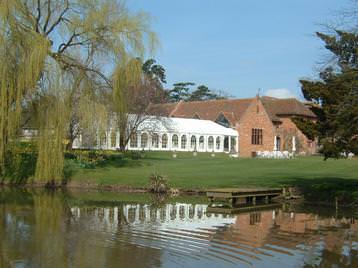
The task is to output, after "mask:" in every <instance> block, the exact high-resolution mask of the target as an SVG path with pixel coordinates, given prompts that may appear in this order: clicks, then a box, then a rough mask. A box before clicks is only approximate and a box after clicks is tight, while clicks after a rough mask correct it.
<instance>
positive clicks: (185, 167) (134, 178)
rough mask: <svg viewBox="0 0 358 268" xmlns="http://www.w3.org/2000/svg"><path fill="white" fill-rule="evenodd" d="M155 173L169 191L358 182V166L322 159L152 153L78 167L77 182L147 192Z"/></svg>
mask: <svg viewBox="0 0 358 268" xmlns="http://www.w3.org/2000/svg"><path fill="white" fill-rule="evenodd" d="M152 173H159V174H161V175H163V176H166V177H167V178H168V179H169V182H170V185H171V186H172V187H175V188H181V189H204V188H212V187H244V186H253V187H276V186H281V185H283V184H297V183H300V182H302V183H309V184H314V183H315V182H322V181H327V182H337V183H339V182H357V183H358V161H357V160H346V159H341V160H331V159H330V160H327V161H323V159H322V157H301V158H296V159H291V160H283V159H282V160H279V159H248V158H246V159H245V158H239V159H230V158H229V157H228V155H226V154H216V155H215V157H212V156H211V155H210V154H198V155H197V156H193V154H192V153H177V158H173V157H172V154H171V153H162V152H150V153H146V154H145V155H144V156H143V157H142V158H140V159H137V160H132V159H130V158H119V159H113V160H108V161H106V162H104V163H103V164H101V165H99V166H96V167H95V168H83V167H79V166H76V168H75V174H74V175H73V177H72V182H74V183H75V182H83V183H95V184H99V185H114V184H116V185H128V186H132V187H145V186H146V185H147V184H148V178H149V176H150V174H152Z"/></svg>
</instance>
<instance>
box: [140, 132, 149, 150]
mask: <svg viewBox="0 0 358 268" xmlns="http://www.w3.org/2000/svg"><path fill="white" fill-rule="evenodd" d="M147 146H148V134H147V133H142V135H140V147H141V148H146V147H147Z"/></svg>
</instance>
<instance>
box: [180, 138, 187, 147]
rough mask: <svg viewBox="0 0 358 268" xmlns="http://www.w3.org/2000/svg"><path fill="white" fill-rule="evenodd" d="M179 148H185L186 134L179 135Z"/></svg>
mask: <svg viewBox="0 0 358 268" xmlns="http://www.w3.org/2000/svg"><path fill="white" fill-rule="evenodd" d="M181 148H182V149H185V148H186V135H182V136H181Z"/></svg>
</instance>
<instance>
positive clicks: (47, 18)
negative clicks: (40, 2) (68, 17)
mask: <svg viewBox="0 0 358 268" xmlns="http://www.w3.org/2000/svg"><path fill="white" fill-rule="evenodd" d="M51 15H52V11H51V0H48V1H47V17H46V21H45V25H44V27H43V31H44V32H46V30H47V26H48V23H49V21H50V18H51Z"/></svg>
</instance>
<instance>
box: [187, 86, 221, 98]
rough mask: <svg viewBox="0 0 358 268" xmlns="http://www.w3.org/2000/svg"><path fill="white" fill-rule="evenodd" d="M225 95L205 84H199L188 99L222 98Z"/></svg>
mask: <svg viewBox="0 0 358 268" xmlns="http://www.w3.org/2000/svg"><path fill="white" fill-rule="evenodd" d="M224 98H225V97H224V96H222V95H220V94H217V93H215V92H213V91H211V90H210V89H209V88H208V87H207V86H205V85H200V86H198V87H197V89H196V90H194V91H193V92H192V93H191V94H190V97H189V99H188V100H189V101H204V100H217V99H224Z"/></svg>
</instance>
